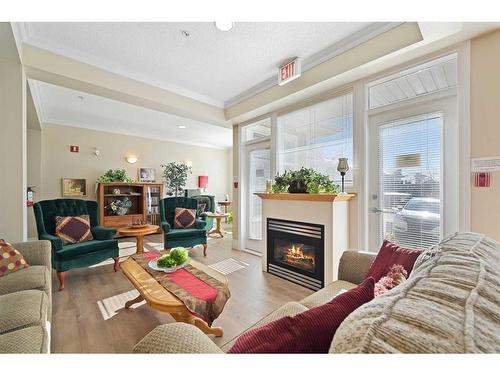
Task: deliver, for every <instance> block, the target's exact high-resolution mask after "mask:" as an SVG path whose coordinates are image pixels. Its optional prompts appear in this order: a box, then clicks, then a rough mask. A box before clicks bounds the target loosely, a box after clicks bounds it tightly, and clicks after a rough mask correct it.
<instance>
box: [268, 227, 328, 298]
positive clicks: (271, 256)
mask: <svg viewBox="0 0 500 375" xmlns="http://www.w3.org/2000/svg"><path fill="white" fill-rule="evenodd" d="M324 233H325V227H324V225H321V224H313V223H304V222H299V221H291V220H283V219H274V218H267V272H269V273H271V274H273V275H276V276H279V277H281V278H284V279H286V280H289V281H292V282H294V283H296V284H299V285H302V286H304V287H306V288H309V289H312V290H318V289H321V288H322V287H323V286H324V281H325V278H324V249H325V246H324Z"/></svg>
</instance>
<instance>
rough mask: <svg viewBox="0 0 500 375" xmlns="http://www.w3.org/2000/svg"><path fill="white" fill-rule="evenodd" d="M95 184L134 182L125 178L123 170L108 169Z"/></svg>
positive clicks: (125, 174)
mask: <svg viewBox="0 0 500 375" xmlns="http://www.w3.org/2000/svg"><path fill="white" fill-rule="evenodd" d="M97 182H134V180H133V179H132V178H130V177H129V176H127V172H126V171H125V169H108V170H107V172H106V173H104V174H103V175H102V176H101V177H99V178H98V179H97Z"/></svg>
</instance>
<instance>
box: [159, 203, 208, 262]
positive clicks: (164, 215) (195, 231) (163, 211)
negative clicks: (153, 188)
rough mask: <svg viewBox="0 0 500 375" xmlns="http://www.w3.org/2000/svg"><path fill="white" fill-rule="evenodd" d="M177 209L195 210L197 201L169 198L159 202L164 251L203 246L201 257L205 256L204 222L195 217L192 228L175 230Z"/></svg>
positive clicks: (205, 233)
mask: <svg viewBox="0 0 500 375" xmlns="http://www.w3.org/2000/svg"><path fill="white" fill-rule="evenodd" d="M177 207H181V208H192V209H195V210H197V208H198V201H197V200H196V199H194V198H186V197H170V198H163V199H161V200H160V215H161V227H162V229H163V233H164V244H165V249H171V248H173V247H177V246H184V247H193V246H196V245H203V255H205V256H207V231H206V230H205V227H206V222H205V220H203V219H200V218H199V217H197V218H196V222H195V227H194V228H186V229H184V228H175V227H174V216H175V209H176V208H177Z"/></svg>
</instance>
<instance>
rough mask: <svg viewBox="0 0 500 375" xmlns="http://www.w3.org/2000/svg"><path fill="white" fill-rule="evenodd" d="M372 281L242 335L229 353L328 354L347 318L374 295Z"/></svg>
mask: <svg viewBox="0 0 500 375" xmlns="http://www.w3.org/2000/svg"><path fill="white" fill-rule="evenodd" d="M374 286H375V281H374V280H373V278H368V279H366V280H365V281H363V283H361V284H360V285H358V286H357V287H355V288H353V289H350V290H348V291H346V292H344V293H342V294H339V295H338V296H336V297H335V298H334V299H332V300H331V301H330V302H327V303H325V304H324V305H321V306H318V307H314V308H312V309H310V310H307V311H304V312H303V313H300V314H298V315H295V316H285V317H283V318H281V319H278V320H275V321H274V322H271V323H268V324H266V325H264V326H262V327H258V328H254V329H251V330H249V331H247V332H245V333H244V334H242V335H241V336H240V337H239V338H238V340H236V343H235V344H234V345H233V347H232V348H231V350H229V353H237V354H250V353H328V350H329V348H330V344H331V342H332V339H333V335H334V334H335V332H336V331H337V328H338V327H339V326H340V324H341V323H342V322H343V321H344V319H345V318H347V316H348V315H349V314H350V313H352V312H353V311H354V310H356V309H357V308H358V307H360V306H361V305H363V304H365V303H367V302H369V301H371V300H372V299H373V296H374V292H373V290H374Z"/></svg>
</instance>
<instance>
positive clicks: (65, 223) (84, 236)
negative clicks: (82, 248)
mask: <svg viewBox="0 0 500 375" xmlns="http://www.w3.org/2000/svg"><path fill="white" fill-rule="evenodd" d="M56 236H57V237H59V238H60V239H61V240H62V241H63V242H64V243H65V244H68V243H79V242H84V241H89V240H92V239H93V237H92V232H91V231H90V218H89V215H80V216H56Z"/></svg>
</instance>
